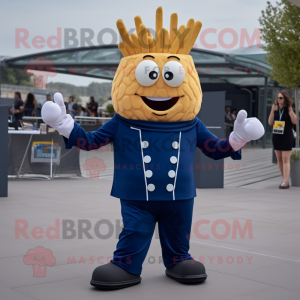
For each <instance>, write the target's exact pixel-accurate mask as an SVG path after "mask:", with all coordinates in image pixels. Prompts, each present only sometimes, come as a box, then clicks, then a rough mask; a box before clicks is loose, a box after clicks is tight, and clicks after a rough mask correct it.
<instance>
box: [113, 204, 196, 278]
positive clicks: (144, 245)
mask: <svg viewBox="0 0 300 300" xmlns="http://www.w3.org/2000/svg"><path fill="white" fill-rule="evenodd" d="M193 206H194V199H189V200H176V201H129V200H121V213H122V218H123V224H124V227H123V229H122V232H121V233H120V236H119V242H118V244H117V250H116V251H115V252H114V258H113V260H112V261H111V262H113V263H114V264H116V265H118V266H120V267H121V268H123V269H124V270H126V271H127V272H130V273H133V274H138V275H139V274H141V272H142V264H143V262H144V260H145V257H146V255H147V252H148V249H149V247H150V243H151V239H152V236H153V233H154V230H155V224H156V222H158V230H159V238H160V244H161V248H162V257H163V262H164V265H165V267H166V268H170V267H173V266H174V265H175V264H177V263H178V262H180V261H183V260H186V259H191V258H192V257H191V256H190V254H189V253H188V251H189V248H190V233H191V226H192V214H193Z"/></svg>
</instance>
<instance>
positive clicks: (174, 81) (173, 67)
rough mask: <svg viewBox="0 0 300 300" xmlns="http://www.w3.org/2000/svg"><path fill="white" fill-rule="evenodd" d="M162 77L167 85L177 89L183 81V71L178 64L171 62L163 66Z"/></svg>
mask: <svg viewBox="0 0 300 300" xmlns="http://www.w3.org/2000/svg"><path fill="white" fill-rule="evenodd" d="M162 76H163V79H164V82H165V83H166V84H167V85H169V86H171V87H177V86H179V85H181V84H182V82H183V80H184V77H185V70H184V67H183V66H182V64H181V63H180V62H178V61H174V60H171V61H169V62H167V63H166V64H165V65H164V68H163V70H162Z"/></svg>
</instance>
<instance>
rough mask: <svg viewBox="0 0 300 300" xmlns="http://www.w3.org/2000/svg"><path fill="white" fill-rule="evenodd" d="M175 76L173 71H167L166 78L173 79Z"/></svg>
mask: <svg viewBox="0 0 300 300" xmlns="http://www.w3.org/2000/svg"><path fill="white" fill-rule="evenodd" d="M173 77H174V75H173V73H172V72H170V71H168V72H166V73H165V79H166V80H172V79H173Z"/></svg>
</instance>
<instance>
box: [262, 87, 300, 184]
mask: <svg viewBox="0 0 300 300" xmlns="http://www.w3.org/2000/svg"><path fill="white" fill-rule="evenodd" d="M292 104H293V101H292V99H291V98H290V96H289V94H288V92H287V91H280V92H279V93H278V95H277V97H276V99H275V104H273V105H272V110H271V113H270V116H269V120H268V123H269V125H270V126H273V136H272V142H273V147H274V150H275V154H276V157H277V163H278V167H279V170H280V173H281V176H282V178H283V182H282V183H281V184H280V186H279V188H280V189H288V188H289V176H290V156H291V152H292V147H293V143H294V135H293V130H292V129H293V124H296V123H297V116H296V114H295V113H294V111H293V108H292ZM280 122H284V123H280Z"/></svg>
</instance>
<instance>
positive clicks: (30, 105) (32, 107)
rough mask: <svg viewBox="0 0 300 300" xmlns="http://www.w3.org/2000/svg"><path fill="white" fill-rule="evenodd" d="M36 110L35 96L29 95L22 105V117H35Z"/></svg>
mask: <svg viewBox="0 0 300 300" xmlns="http://www.w3.org/2000/svg"><path fill="white" fill-rule="evenodd" d="M36 109H37V101H36V99H35V96H34V95H33V94H32V93H29V94H28V95H27V98H26V100H25V103H24V115H25V116H28V117H31V116H36Z"/></svg>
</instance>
